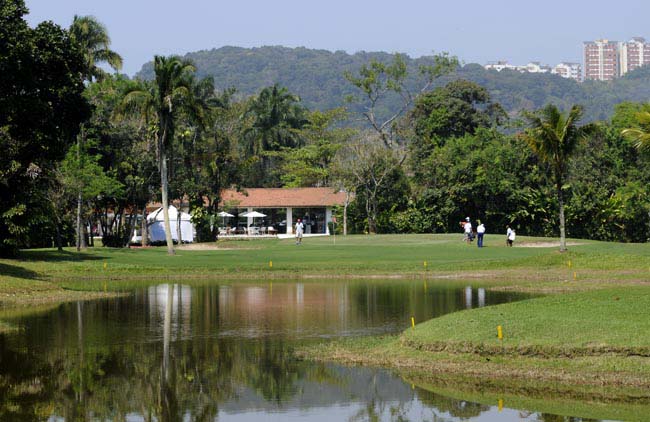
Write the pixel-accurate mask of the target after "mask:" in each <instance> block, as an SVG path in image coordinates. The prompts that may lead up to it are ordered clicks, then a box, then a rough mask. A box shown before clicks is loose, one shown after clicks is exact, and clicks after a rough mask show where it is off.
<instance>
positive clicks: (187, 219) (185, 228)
mask: <svg viewBox="0 0 650 422" xmlns="http://www.w3.org/2000/svg"><path fill="white" fill-rule="evenodd" d="M180 217H181V239H183V242H185V243H191V242H194V232H195V229H194V225H193V224H192V221H191V216H190V215H189V214H188V213H186V212H181V213H180ZM147 224H148V225H149V239H150V240H151V242H164V241H165V217H164V215H163V209H162V208H158V209H157V210H156V211H154V212H152V213H151V214H149V215H148V216H147ZM169 225H170V227H171V230H172V239H173V240H175V241H177V242H178V210H177V209H176V207H175V206H173V205H170V206H169Z"/></svg>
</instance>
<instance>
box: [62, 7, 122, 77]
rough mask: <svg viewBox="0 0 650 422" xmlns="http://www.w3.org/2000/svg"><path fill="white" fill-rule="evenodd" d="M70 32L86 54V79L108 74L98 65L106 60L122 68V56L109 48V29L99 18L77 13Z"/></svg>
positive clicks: (116, 67) (115, 67)
mask: <svg viewBox="0 0 650 422" xmlns="http://www.w3.org/2000/svg"><path fill="white" fill-rule="evenodd" d="M69 32H70V37H71V38H72V40H73V41H74V42H75V43H76V44H77V47H78V48H79V51H81V52H82V54H83V56H84V61H85V63H86V70H85V72H84V77H85V79H86V80H88V81H92V80H93V78H103V77H105V76H106V73H105V72H104V71H103V70H102V69H101V68H99V67H98V66H97V65H98V64H99V63H103V62H105V63H107V64H108V65H109V66H110V67H112V68H113V69H115V70H120V69H121V68H122V57H121V56H120V55H119V54H117V53H116V52H114V51H113V50H111V49H110V48H109V47H110V45H111V39H110V37H109V36H108V31H107V30H106V27H105V26H104V25H103V24H101V23H100V22H99V21H98V20H97V19H95V18H94V17H92V16H77V15H75V16H74V18H73V20H72V25H70V29H69Z"/></svg>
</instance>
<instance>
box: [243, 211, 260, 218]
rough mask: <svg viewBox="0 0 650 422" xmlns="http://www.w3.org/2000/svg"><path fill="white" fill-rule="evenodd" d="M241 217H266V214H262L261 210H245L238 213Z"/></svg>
mask: <svg viewBox="0 0 650 422" xmlns="http://www.w3.org/2000/svg"><path fill="white" fill-rule="evenodd" d="M240 215H241V216H242V217H253V218H255V217H266V214H262V213H261V212H257V211H251V212H245V213H243V214H240Z"/></svg>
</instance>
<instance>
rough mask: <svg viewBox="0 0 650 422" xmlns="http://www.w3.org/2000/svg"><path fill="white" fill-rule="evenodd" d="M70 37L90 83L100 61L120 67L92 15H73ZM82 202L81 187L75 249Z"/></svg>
mask: <svg viewBox="0 0 650 422" xmlns="http://www.w3.org/2000/svg"><path fill="white" fill-rule="evenodd" d="M69 32H70V37H71V38H72V40H74V42H75V43H76V44H77V47H78V48H79V50H80V51H81V53H82V54H83V57H84V61H85V63H86V68H85V70H84V78H85V79H86V80H87V81H88V82H89V83H90V82H92V80H93V78H102V77H104V76H105V72H104V71H103V70H102V69H100V68H99V66H98V65H99V64H100V63H107V64H108V65H109V66H111V67H112V68H113V69H115V70H119V69H121V68H122V57H120V55H119V54H117V53H116V52H114V51H112V50H111V49H110V44H111V39H110V37H109V36H108V31H107V30H106V27H105V26H104V25H102V24H101V23H100V22H99V21H97V20H96V19H95V18H94V17H92V16H77V15H75V16H74V18H73V20H72V25H70V29H69ZM84 138H85V130H84V128H83V126H82V128H81V132H80V134H79V136H78V138H77V153H78V155H79V156H78V157H77V162H78V163H84V162H85V161H82V160H81V156H80V154H82V153H83V150H84V148H85V147H84V145H83V144H84V141H85V139H84ZM82 204H83V188H80V189H79V191H78V195H77V250H80V249H81V248H85V247H86V242H85V236H83V232H82V224H81V212H82Z"/></svg>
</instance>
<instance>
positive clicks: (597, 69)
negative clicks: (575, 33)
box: [584, 39, 620, 81]
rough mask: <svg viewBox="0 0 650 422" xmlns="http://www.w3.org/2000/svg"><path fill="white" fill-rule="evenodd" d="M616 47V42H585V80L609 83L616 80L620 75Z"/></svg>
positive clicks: (603, 40)
mask: <svg viewBox="0 0 650 422" xmlns="http://www.w3.org/2000/svg"><path fill="white" fill-rule="evenodd" d="M618 47H619V43H618V42H617V41H610V40H606V39H602V40H596V41H585V42H584V60H585V80H596V81H611V80H612V79H615V78H617V77H618V76H619V74H620V71H619V54H618V50H619V48H618Z"/></svg>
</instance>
